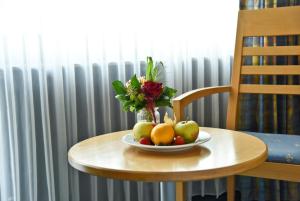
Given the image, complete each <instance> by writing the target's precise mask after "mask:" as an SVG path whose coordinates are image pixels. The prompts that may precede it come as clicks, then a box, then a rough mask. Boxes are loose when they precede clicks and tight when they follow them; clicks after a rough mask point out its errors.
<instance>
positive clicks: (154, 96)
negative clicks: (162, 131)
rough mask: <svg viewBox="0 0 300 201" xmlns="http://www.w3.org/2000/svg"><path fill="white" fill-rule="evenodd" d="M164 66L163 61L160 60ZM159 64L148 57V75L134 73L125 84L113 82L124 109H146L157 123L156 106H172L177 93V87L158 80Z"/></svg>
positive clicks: (132, 110) (131, 110)
mask: <svg viewBox="0 0 300 201" xmlns="http://www.w3.org/2000/svg"><path fill="white" fill-rule="evenodd" d="M160 64H161V66H162V67H163V63H162V62H160ZM159 73H160V70H159V66H158V65H155V66H154V65H153V60H152V58H151V57H147V68H146V76H142V77H139V78H138V77H137V76H136V75H133V76H132V77H131V79H130V80H129V81H128V82H127V83H126V84H125V85H124V84H123V83H122V82H121V81H119V80H115V81H113V82H112V86H113V89H114V91H115V93H116V94H117V95H116V98H117V99H118V100H119V101H120V102H121V103H122V108H123V110H124V111H126V112H128V111H130V112H134V111H135V112H139V111H140V110H142V109H146V110H147V111H148V112H149V113H150V114H151V116H152V120H153V121H154V122H155V123H156V121H157V120H156V117H155V107H161V106H168V107H171V108H172V104H171V98H173V97H174V96H175V94H176V91H177V90H175V89H173V88H170V87H167V86H164V85H163V83H161V82H160V81H159V80H158V77H159V76H158V75H159Z"/></svg>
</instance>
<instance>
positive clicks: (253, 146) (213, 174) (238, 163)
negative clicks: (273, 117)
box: [68, 127, 267, 181]
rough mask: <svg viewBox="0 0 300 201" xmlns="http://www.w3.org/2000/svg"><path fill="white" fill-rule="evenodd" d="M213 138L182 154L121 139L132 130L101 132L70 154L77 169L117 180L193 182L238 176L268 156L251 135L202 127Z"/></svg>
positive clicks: (69, 158) (83, 142)
mask: <svg viewBox="0 0 300 201" xmlns="http://www.w3.org/2000/svg"><path fill="white" fill-rule="evenodd" d="M200 130H202V131H205V132H207V133H209V134H210V135H211V137H212V138H211V139H210V140H209V141H208V142H206V143H204V144H201V145H200V146H195V147H193V148H192V149H190V150H187V151H184V152H179V153H157V152H148V151H142V150H140V149H138V148H135V147H131V146H130V145H126V144H124V143H123V142H122V141H121V138H122V136H123V135H125V134H128V133H130V132H131V131H130V130H129V131H120V132H115V133H109V134H105V135H99V136H96V137H92V138H89V139H87V140H84V141H82V142H79V143H77V144H75V145H74V146H73V147H72V148H71V149H70V150H69V153H68V160H69V163H70V164H71V165H72V166H73V167H74V168H76V169H78V170H80V171H83V172H86V173H89V174H92V175H98V176H104V177H108V178H114V179H126V180H141V181H191V180H203V179H212V178H218V177H224V176H229V175H235V174H238V173H241V172H244V171H246V170H249V169H252V168H254V167H256V166H258V165H260V164H261V163H263V162H264V161H265V160H266V158H267V147H266V145H265V144H264V143H263V142H262V141H261V140H259V139H258V138H255V137H253V136H251V135H247V134H245V133H242V132H237V131H230V130H225V129H217V128H207V127H200Z"/></svg>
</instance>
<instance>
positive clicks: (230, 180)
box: [227, 176, 235, 201]
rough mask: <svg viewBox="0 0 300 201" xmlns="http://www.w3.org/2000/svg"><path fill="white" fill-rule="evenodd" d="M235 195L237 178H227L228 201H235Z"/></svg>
mask: <svg viewBox="0 0 300 201" xmlns="http://www.w3.org/2000/svg"><path fill="white" fill-rule="evenodd" d="M234 193H235V178H234V176H228V177H227V201H234V196H235V195H234Z"/></svg>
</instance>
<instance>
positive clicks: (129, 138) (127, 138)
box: [122, 131, 211, 152]
mask: <svg viewBox="0 0 300 201" xmlns="http://www.w3.org/2000/svg"><path fill="white" fill-rule="evenodd" d="M210 138H211V136H210V134H209V133H207V132H205V131H199V135H198V138H197V140H196V141H195V142H194V143H189V144H183V145H170V146H154V145H144V144H140V143H139V142H137V141H135V140H134V138H133V135H132V134H131V133H128V134H126V135H124V136H123V138H122V142H124V143H125V144H128V145H131V146H133V147H137V148H139V149H143V150H146V151H155V152H176V151H183V150H187V149H190V148H192V147H194V146H196V145H199V144H202V143H204V142H207V141H208V140H210Z"/></svg>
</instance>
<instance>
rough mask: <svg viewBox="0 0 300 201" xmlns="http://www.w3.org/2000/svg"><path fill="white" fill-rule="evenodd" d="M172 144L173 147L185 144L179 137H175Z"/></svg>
mask: <svg viewBox="0 0 300 201" xmlns="http://www.w3.org/2000/svg"><path fill="white" fill-rule="evenodd" d="M174 144H175V145H182V144H185V142H184V139H183V137H181V136H180V135H177V136H175V138H174Z"/></svg>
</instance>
